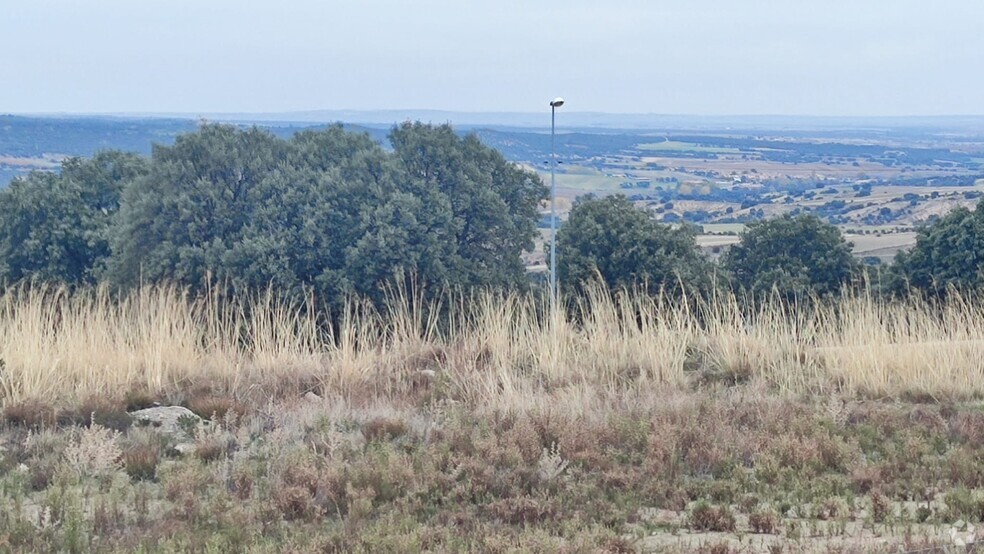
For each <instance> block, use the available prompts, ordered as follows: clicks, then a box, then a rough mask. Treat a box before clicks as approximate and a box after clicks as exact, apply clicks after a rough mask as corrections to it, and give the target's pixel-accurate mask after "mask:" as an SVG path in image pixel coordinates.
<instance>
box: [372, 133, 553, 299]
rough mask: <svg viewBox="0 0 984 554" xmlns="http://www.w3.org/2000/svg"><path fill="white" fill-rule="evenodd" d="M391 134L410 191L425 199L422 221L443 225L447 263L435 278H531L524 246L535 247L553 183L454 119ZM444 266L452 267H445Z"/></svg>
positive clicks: (503, 282)
mask: <svg viewBox="0 0 984 554" xmlns="http://www.w3.org/2000/svg"><path fill="white" fill-rule="evenodd" d="M390 141H391V142H392V143H393V148H394V149H395V156H396V158H397V160H398V161H399V162H400V165H401V175H400V178H401V180H402V182H403V187H402V189H403V191H404V192H406V193H409V194H412V195H413V196H415V197H417V198H419V199H420V201H421V202H422V206H421V207H422V209H423V213H422V216H424V218H423V219H422V220H421V222H422V223H423V224H424V225H425V226H427V227H428V228H429V229H430V230H431V231H430V232H436V233H438V235H437V236H438V237H439V238H440V242H441V244H435V245H434V247H435V248H438V249H439V250H443V249H445V248H446V249H447V251H445V252H442V253H441V255H442V256H446V263H445V264H444V265H445V267H443V268H436V267H434V268H431V269H432V270H434V271H438V272H439V273H435V274H434V275H433V277H434V280H437V281H441V280H444V281H448V282H451V283H455V284H458V285H461V286H475V285H480V286H504V287H512V286H517V285H520V284H523V283H526V282H527V276H526V268H525V266H524V264H523V262H522V260H521V258H520V254H521V253H522V252H523V251H524V250H526V251H529V250H532V249H533V246H534V243H533V239H534V237H535V236H536V234H537V229H536V223H537V220H538V219H539V206H540V203H541V202H543V200H545V199H546V198H547V188H546V187H545V186H544V185H543V182H542V181H541V180H540V178H539V177H538V176H537V175H536V174H535V173H533V172H531V171H526V170H523V169H521V168H519V167H517V166H516V165H514V164H512V163H510V162H509V161H507V160H506V159H505V158H504V157H503V156H502V154H500V153H499V152H498V151H496V150H494V149H492V148H488V147H486V146H485V145H483V144H482V143H481V141H479V139H478V137H476V136H475V135H468V136H466V137H464V138H461V137H459V136H458V135H456V134H455V133H454V131H453V129H452V128H451V126H450V125H441V126H436V127H434V126H430V125H424V124H421V123H404V124H403V125H400V126H399V127H397V128H395V129H393V132H392V133H391V134H390ZM440 272H446V273H444V274H443V275H442V274H441V273H440Z"/></svg>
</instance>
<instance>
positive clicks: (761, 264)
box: [722, 215, 860, 298]
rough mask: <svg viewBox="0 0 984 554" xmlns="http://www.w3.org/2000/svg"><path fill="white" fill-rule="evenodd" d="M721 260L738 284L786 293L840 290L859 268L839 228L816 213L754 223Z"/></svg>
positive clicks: (799, 294) (762, 291)
mask: <svg viewBox="0 0 984 554" xmlns="http://www.w3.org/2000/svg"><path fill="white" fill-rule="evenodd" d="M722 265H723V266H724V268H725V269H726V270H727V271H728V272H729V273H730V274H731V276H732V277H733V279H734V282H735V284H736V285H737V286H738V287H739V288H741V289H744V290H745V291H747V292H750V293H752V294H754V295H756V296H763V295H769V294H772V293H773V291H776V292H778V293H779V294H780V295H781V296H783V297H785V298H801V297H806V296H809V295H817V296H829V295H833V294H837V293H839V292H840V291H841V289H842V288H843V287H844V286H845V285H846V284H848V283H849V282H850V281H851V280H852V279H853V278H854V277H855V276H856V275H857V274H858V273H859V272H860V265H859V263H858V261H857V260H856V259H855V258H854V256H853V254H852V253H851V245H850V244H849V243H847V242H846V241H845V240H844V237H843V236H841V233H840V230H839V229H837V227H835V226H833V225H831V224H829V223H825V222H823V221H822V220H820V219H819V218H817V217H815V216H812V215H799V216H795V217H794V216H790V215H784V216H782V217H777V218H774V219H770V220H767V221H762V222H757V223H752V224H750V225H749V226H748V228H747V229H746V231H745V232H744V233H743V234H742V236H741V242H740V243H739V244H737V245H735V246H733V247H732V248H731V249H730V250H729V251H728V252H727V254H725V255H724V257H723V259H722Z"/></svg>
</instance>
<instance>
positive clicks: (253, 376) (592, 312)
mask: <svg viewBox="0 0 984 554" xmlns="http://www.w3.org/2000/svg"><path fill="white" fill-rule="evenodd" d="M443 302H444V303H443V304H442V305H440V306H438V305H435V304H433V303H429V304H428V303H424V302H420V301H417V300H416V299H414V298H413V295H412V294H394V295H393V297H392V299H391V302H390V303H389V305H388V306H387V307H386V308H384V309H380V310H377V309H375V308H374V307H372V306H370V305H367V304H364V303H360V302H358V301H351V302H349V303H348V305H347V307H346V309H345V310H344V312H343V313H342V314H339V315H338V317H336V318H332V319H331V320H327V319H325V318H324V317H322V316H320V315H319V314H318V313H317V312H316V311H314V310H311V309H309V308H306V307H304V306H303V305H300V304H295V303H291V302H288V301H284V300H282V299H280V298H278V296H277V295H276V294H273V293H270V292H268V293H266V294H260V295H256V296H252V297H249V298H242V299H233V300H230V299H228V298H219V297H217V296H214V295H210V296H206V297H205V298H191V297H189V296H188V295H187V294H185V293H184V292H183V291H182V290H181V289H178V288H176V287H169V286H158V287H145V288H142V289H139V290H137V291H134V292H132V293H129V294H126V295H124V296H122V297H115V296H114V295H112V294H110V293H109V291H107V290H105V289H91V290H82V291H77V292H73V293H70V292H68V291H66V290H64V289H57V288H39V287H34V288H31V287H22V288H15V289H11V290H8V291H7V292H6V293H5V294H4V295H3V296H2V297H0V360H2V361H3V368H2V371H0V395H2V400H0V401H2V402H3V403H9V402H15V401H19V400H23V399H25V398H46V399H49V400H51V399H53V400H58V399H65V400H66V401H68V400H69V399H74V398H77V397H79V396H80V395H83V394H86V395H88V394H93V393H96V394H99V393H111V392H116V393H118V392H120V391H124V390H126V389H128V388H133V387H141V388H145V389H149V390H151V391H166V390H169V389H173V388H176V387H180V386H182V385H183V384H188V383H192V384H193V383H195V382H196V381H200V380H206V381H208V382H210V383H216V382H218V383H222V384H223V386H226V387H228V388H229V389H230V390H232V391H247V390H254V389H255V390H260V391H267V390H275V389H276V387H277V386H278V384H282V383H285V382H288V383H297V384H303V385H304V386H316V387H318V388H319V390H321V391H323V392H324V393H326V394H338V395H343V396H344V395H347V394H356V393H357V392H358V393H360V394H366V393H369V394H372V395H375V396H392V397H396V396H399V395H401V394H404V393H406V392H407V391H408V390H411V389H413V388H414V387H416V386H418V385H419V384H420V383H421V380H422V379H424V380H435V379H436V380H439V381H440V382H441V383H442V386H443V387H445V388H446V389H447V391H448V394H449V395H451V396H452V397H453V398H455V399H457V400H461V401H465V402H474V403H496V404H509V403H520V402H523V403H525V402H533V401H536V399H537V398H543V397H544V396H543V392H544V391H548V392H551V393H555V394H560V395H565V394H566V395H568V396H571V397H573V398H576V397H577V396H578V394H581V393H579V392H578V391H585V390H597V391H607V392H618V391H623V390H629V389H634V390H638V389H643V388H660V387H686V386H695V385H700V384H701V383H713V382H725V383H730V382H741V381H749V380H754V381H759V382H761V383H763V384H765V385H767V386H769V387H770V388H773V389H775V390H777V391H780V392H788V393H804V392H809V393H817V394H824V393H830V392H839V393H845V394H853V395H865V396H876V397H904V396H918V397H931V398H970V397H980V396H984V379H982V377H984V306H982V305H981V304H979V303H976V302H971V301H967V300H965V299H962V298H960V297H954V298H953V299H952V300H951V301H949V302H948V303H947V304H945V305H942V306H933V305H929V304H926V303H923V302H921V301H919V300H910V301H905V302H886V301H883V300H880V299H877V298H876V297H874V296H873V295H870V294H866V293H864V292H862V293H857V294H849V295H847V296H845V297H844V298H842V299H840V300H836V301H831V302H826V303H816V304H812V305H810V306H807V307H798V308H797V307H793V306H789V305H786V304H784V303H782V302H780V301H775V302H765V303H761V304H758V305H753V306H748V305H746V304H744V303H743V302H741V301H739V299H738V298H735V297H734V296H732V295H720V296H717V297H714V298H712V299H710V300H707V301H701V302H696V301H694V302H677V301H675V300H674V299H672V298H670V297H665V296H663V297H655V298H653V297H648V296H644V295H641V294H634V293H630V292H625V291H620V292H613V291H609V290H606V289H604V288H600V287H598V288H594V289H592V290H590V291H589V294H588V295H587V296H586V297H585V298H583V299H581V300H580V301H579V304H578V306H577V308H576V309H574V310H572V311H571V313H570V314H567V313H554V314H551V313H550V312H549V310H547V309H545V306H544V305H543V304H542V301H541V300H538V299H536V298H534V297H532V296H523V295H516V294H505V293H496V292H487V293H481V294H475V295H470V296H457V297H453V298H451V297H449V298H446V299H445V300H444V301H443ZM571 314H573V315H571Z"/></svg>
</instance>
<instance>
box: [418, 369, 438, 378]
mask: <svg viewBox="0 0 984 554" xmlns="http://www.w3.org/2000/svg"><path fill="white" fill-rule="evenodd" d="M420 374H421V375H423V376H424V377H427V378H428V379H433V378H435V377H437V372H436V371H434V370H433V369H421V370H420Z"/></svg>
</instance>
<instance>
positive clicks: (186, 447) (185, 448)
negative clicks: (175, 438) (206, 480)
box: [174, 442, 196, 456]
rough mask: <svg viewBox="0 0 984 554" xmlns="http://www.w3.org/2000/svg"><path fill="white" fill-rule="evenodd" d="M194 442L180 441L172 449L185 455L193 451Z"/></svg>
mask: <svg viewBox="0 0 984 554" xmlns="http://www.w3.org/2000/svg"><path fill="white" fill-rule="evenodd" d="M195 448H196V446H195V443H193V442H182V443H178V444H176V445H174V451H175V452H177V453H178V454H181V455H182V456H187V455H188V454H194V453H195Z"/></svg>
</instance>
